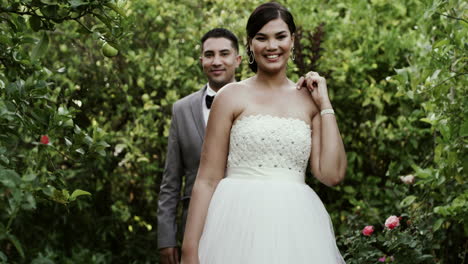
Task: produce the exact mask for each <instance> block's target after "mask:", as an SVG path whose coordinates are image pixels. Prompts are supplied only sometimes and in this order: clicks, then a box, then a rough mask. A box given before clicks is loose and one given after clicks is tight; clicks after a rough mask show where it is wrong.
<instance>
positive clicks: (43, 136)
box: [41, 135, 49, 145]
mask: <svg viewBox="0 0 468 264" xmlns="http://www.w3.org/2000/svg"><path fill="white" fill-rule="evenodd" d="M41 143H42V144H44V145H47V144H49V137H48V136H47V135H42V136H41Z"/></svg>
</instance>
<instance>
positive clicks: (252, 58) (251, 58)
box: [248, 51, 255, 64]
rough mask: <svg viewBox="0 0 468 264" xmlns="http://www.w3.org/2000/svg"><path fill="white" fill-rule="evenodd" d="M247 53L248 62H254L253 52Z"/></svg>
mask: <svg viewBox="0 0 468 264" xmlns="http://www.w3.org/2000/svg"><path fill="white" fill-rule="evenodd" d="M248 55H249V64H252V63H254V62H255V58H254V55H253V52H252V51H250V52H248Z"/></svg>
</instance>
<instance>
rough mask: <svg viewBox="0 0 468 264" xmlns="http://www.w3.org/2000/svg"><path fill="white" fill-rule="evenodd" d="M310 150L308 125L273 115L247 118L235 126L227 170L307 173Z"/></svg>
mask: <svg viewBox="0 0 468 264" xmlns="http://www.w3.org/2000/svg"><path fill="white" fill-rule="evenodd" d="M310 150H311V129H310V126H309V125H308V124H307V123H306V122H304V121H302V120H300V119H296V118H284V117H276V116H270V115H250V116H245V117H243V118H241V119H239V120H237V121H236V122H235V123H234V125H233V126H232V129H231V137H230V145H229V156H228V163H227V167H228V168H229V167H231V168H232V167H255V168H283V169H288V170H292V171H296V172H301V173H304V172H305V170H306V167H307V163H308V161H309V156H310Z"/></svg>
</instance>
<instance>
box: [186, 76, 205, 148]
mask: <svg viewBox="0 0 468 264" xmlns="http://www.w3.org/2000/svg"><path fill="white" fill-rule="evenodd" d="M205 90H206V85H205V86H204V87H203V89H201V90H200V91H198V92H197V93H196V95H195V96H194V97H193V99H192V102H191V103H190V108H191V110H192V115H193V120H194V121H195V126H196V127H197V131H198V134H199V135H200V138H201V140H202V141H203V138H204V137H205V119H204V118H203V108H202V106H203V94H205Z"/></svg>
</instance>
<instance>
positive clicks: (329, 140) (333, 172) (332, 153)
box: [297, 72, 347, 186]
mask: <svg viewBox="0 0 468 264" xmlns="http://www.w3.org/2000/svg"><path fill="white" fill-rule="evenodd" d="M297 86H298V89H301V88H303V87H306V88H307V89H308V90H309V92H310V95H311V96H310V97H309V99H311V100H310V101H311V103H312V104H311V106H312V108H313V109H312V112H313V117H312V151H311V155H310V165H311V168H312V173H313V174H314V176H315V177H316V178H317V179H318V180H319V181H321V182H322V183H324V184H326V185H328V186H334V185H337V184H338V183H340V182H341V181H342V180H343V178H344V176H345V174H346V167H347V160H346V152H345V148H344V144H343V140H342V139H341V134H340V131H339V129H338V124H337V123H336V118H335V115H334V114H330V113H326V114H324V115H321V114H320V112H321V111H322V110H326V109H327V110H332V109H333V107H332V104H331V102H330V99H329V97H328V88H327V83H326V80H325V78H323V77H322V76H320V75H319V74H318V73H316V72H309V73H307V74H306V76H305V77H301V78H300V79H299V81H298V83H297ZM304 90H305V89H304Z"/></svg>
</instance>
